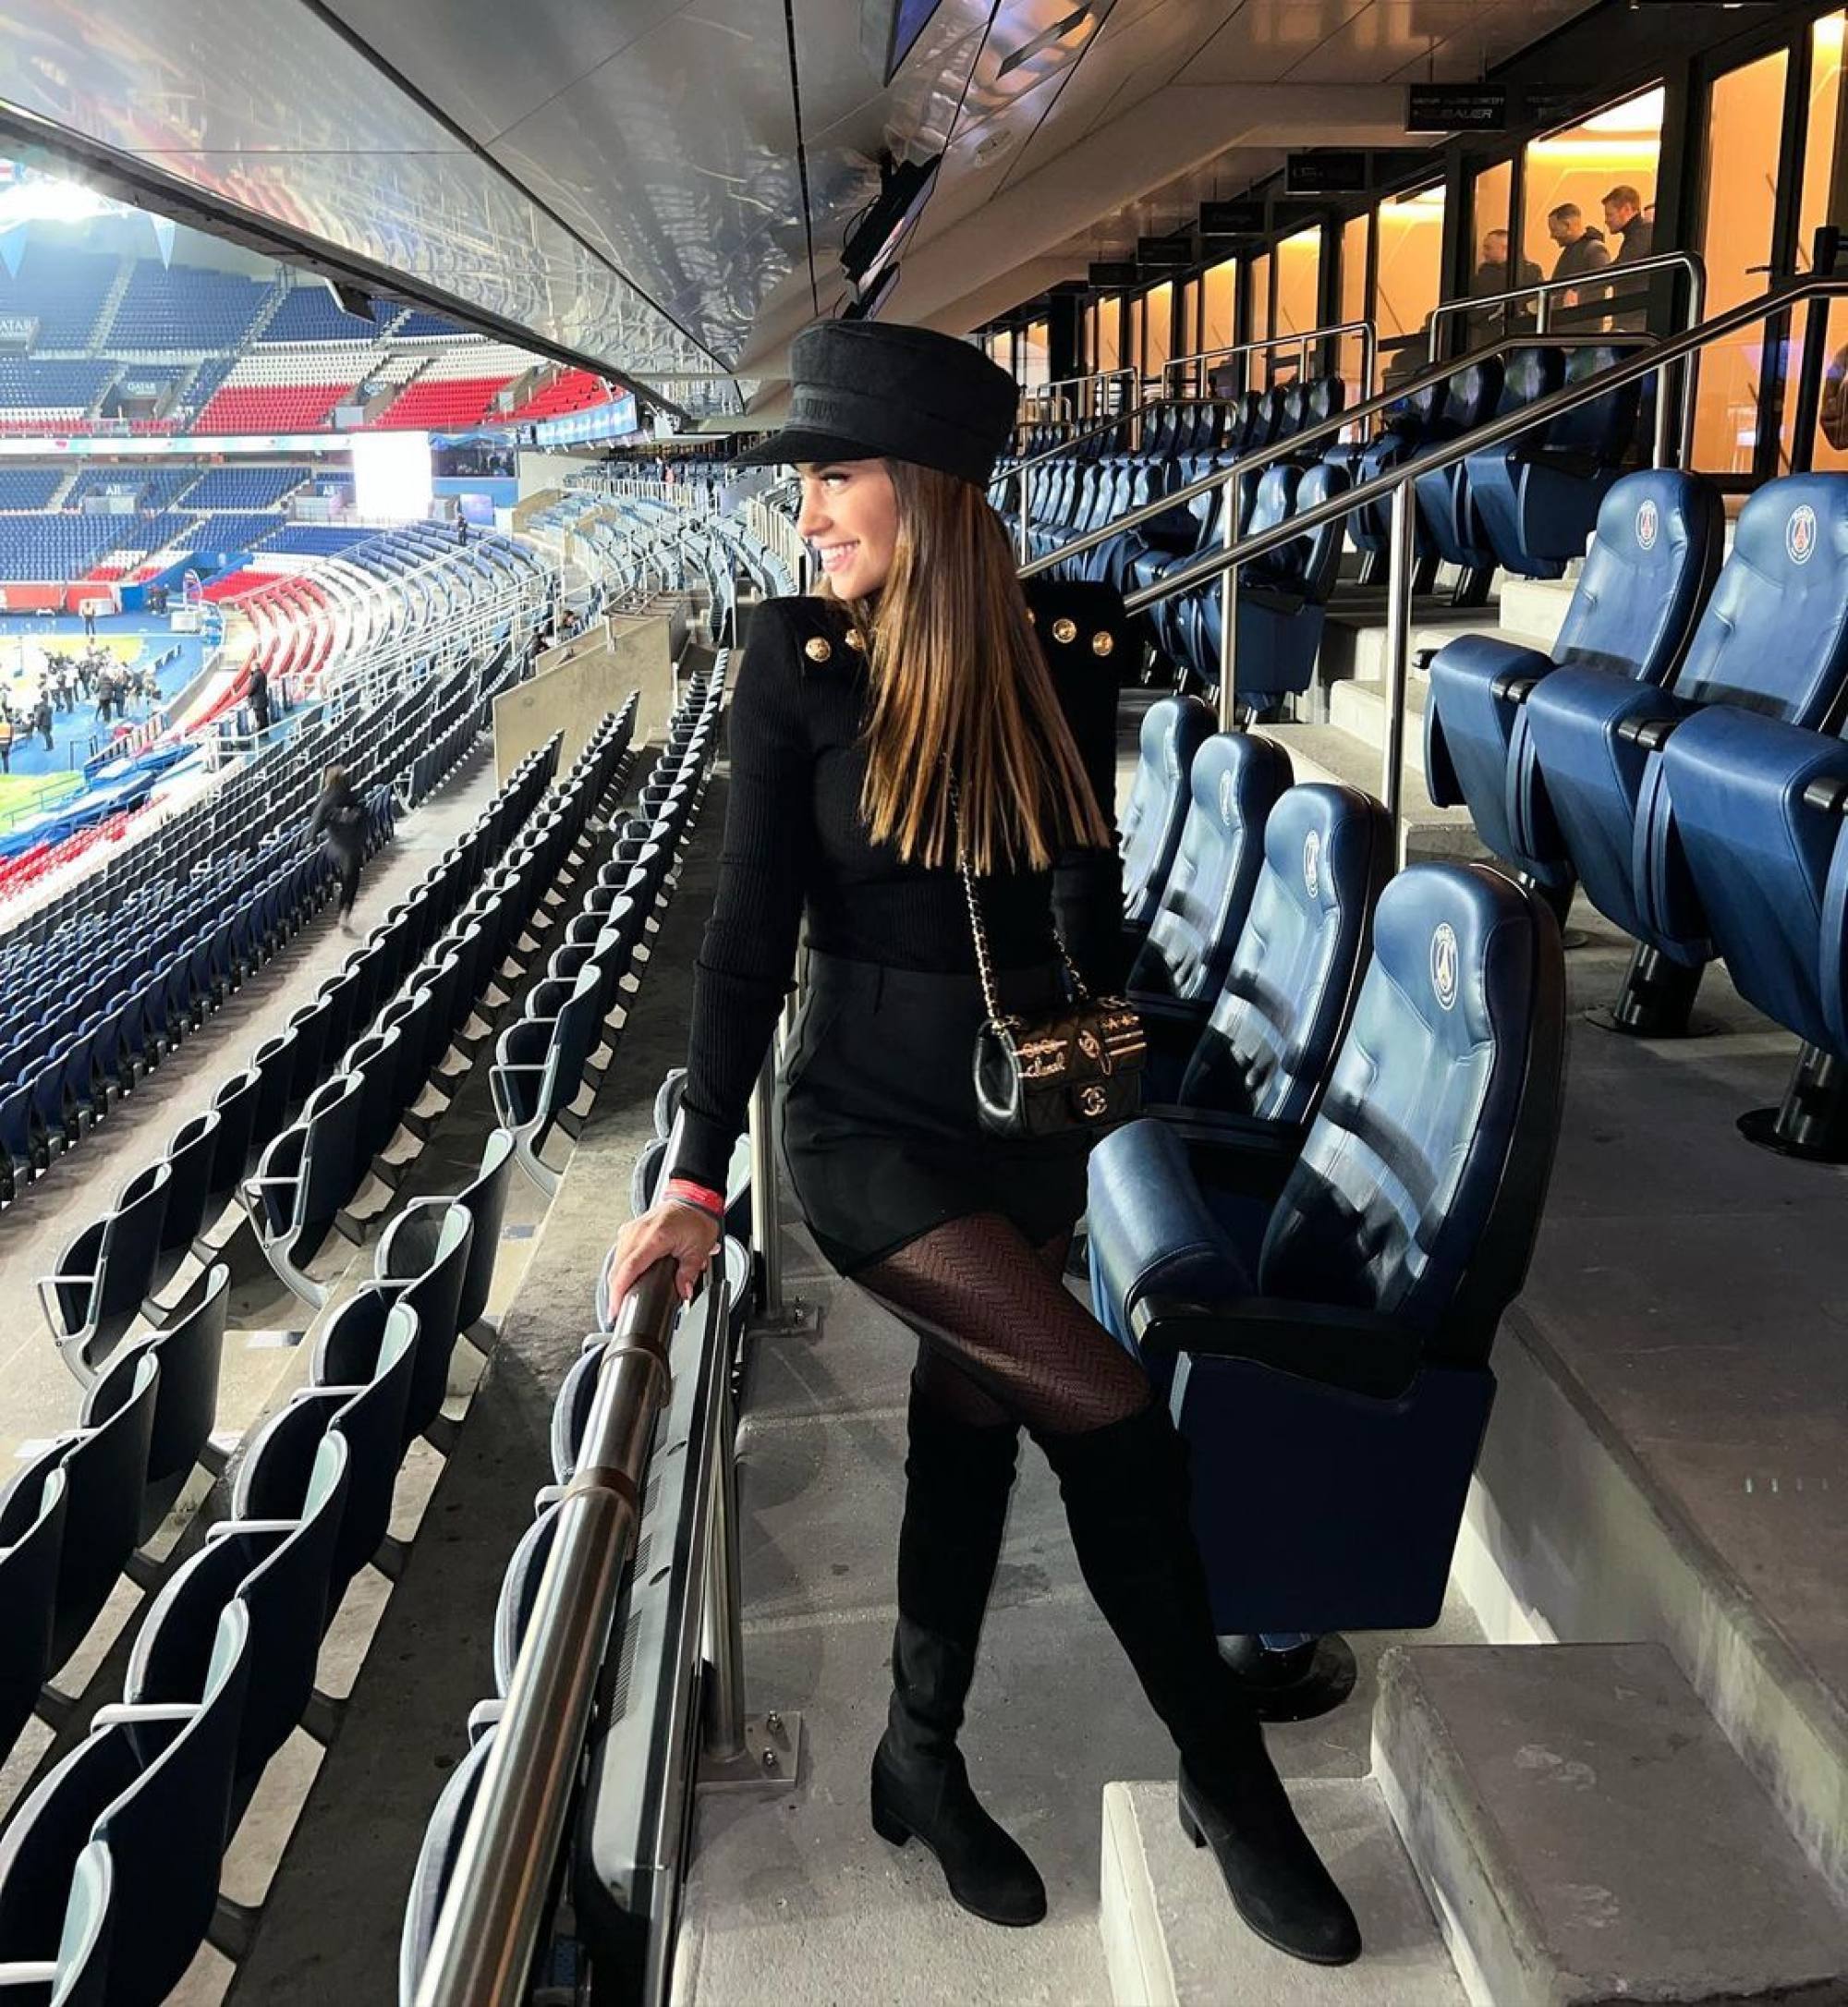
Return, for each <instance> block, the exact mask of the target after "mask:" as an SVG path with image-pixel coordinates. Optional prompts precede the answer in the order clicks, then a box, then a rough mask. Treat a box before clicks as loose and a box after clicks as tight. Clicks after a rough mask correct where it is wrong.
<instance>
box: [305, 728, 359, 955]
mask: <svg viewBox="0 0 1848 2007" xmlns="http://www.w3.org/2000/svg"><path fill="white" fill-rule="evenodd" d="M317 836H319V837H321V838H322V840H323V841H324V843H325V845H326V847H327V857H328V861H329V862H330V863H331V864H332V865H333V866H334V870H336V871H337V872H338V873H339V874H340V931H341V932H342V933H343V934H350V933H351V932H352V931H353V929H352V925H351V918H352V912H353V902H354V900H356V899H357V898H358V897H359V867H360V865H361V864H362V863H363V862H364V861H365V857H366V805H365V803H364V802H362V801H361V800H360V799H359V796H358V795H356V794H355V793H354V792H353V788H352V785H351V784H350V783H349V782H348V780H347V778H346V768H345V767H329V768H328V770H327V772H326V773H325V774H324V775H322V782H321V796H320V798H319V799H318V800H317V801H316V802H315V804H314V815H313V818H312V820H311V821H310V823H309V825H308V840H309V842H310V843H312V842H313V841H314V839H315V838H316V837H317Z"/></svg>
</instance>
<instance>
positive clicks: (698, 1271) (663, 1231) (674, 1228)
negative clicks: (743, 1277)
mask: <svg viewBox="0 0 1848 2007" xmlns="http://www.w3.org/2000/svg"><path fill="white" fill-rule="evenodd" d="M723 1238H724V1229H723V1226H722V1225H721V1224H720V1222H718V1221H717V1220H715V1219H713V1218H712V1216H711V1214H710V1213H707V1212H702V1211H701V1210H699V1208H698V1207H695V1206H688V1205H683V1204H681V1203H680V1202H679V1201H678V1200H676V1199H672V1198H663V1199H662V1200H660V1201H659V1202H658V1203H657V1204H655V1205H652V1206H650V1208H649V1210H647V1211H646V1212H644V1213H643V1214H642V1216H641V1217H640V1218H639V1219H638V1220H631V1221H630V1222H628V1223H627V1225H626V1226H625V1227H624V1228H623V1230H622V1232H621V1233H619V1234H618V1235H616V1248H615V1259H614V1260H613V1261H612V1262H611V1263H610V1266H609V1270H608V1271H607V1273H606V1275H605V1277H604V1289H605V1292H606V1294H607V1296H608V1301H607V1302H606V1303H605V1305H604V1307H603V1310H604V1318H605V1320H606V1321H607V1322H608V1323H609V1324H610V1325H612V1326H614V1323H615V1318H616V1312H617V1311H618V1310H619V1309H620V1308H622V1301H623V1298H624V1297H625V1296H626V1295H628V1293H629V1291H630V1290H631V1289H632V1288H633V1287H634V1286H635V1284H636V1283H638V1281H639V1280H640V1279H641V1277H642V1276H643V1275H644V1274H646V1273H647V1271H649V1270H650V1269H651V1268H652V1267H653V1266H654V1264H655V1263H656V1262H657V1261H660V1260H663V1259H666V1260H671V1261H672V1262H673V1263H674V1284H675V1289H676V1290H677V1291H678V1292H679V1295H680V1300H681V1302H682V1303H688V1302H690V1301H691V1300H692V1296H693V1292H694V1291H695V1290H696V1289H697V1288H699V1278H700V1277H701V1276H702V1275H704V1274H705V1272H706V1270H707V1267H708V1265H709V1264H710V1263H711V1259H712V1257H713V1256H714V1255H715V1254H716V1253H717V1252H718V1249H719V1243H720V1242H721V1241H722V1240H723Z"/></svg>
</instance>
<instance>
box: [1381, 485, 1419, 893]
mask: <svg viewBox="0 0 1848 2007" xmlns="http://www.w3.org/2000/svg"><path fill="white" fill-rule="evenodd" d="M1416 500H1417V498H1416V495H1415V494H1414V493H1413V490H1412V482H1411V480H1410V478H1409V477H1406V478H1405V479H1404V480H1401V481H1400V482H1399V485H1398V486H1397V487H1396V488H1394V489H1393V491H1392V533H1391V542H1390V544H1389V546H1388V551H1387V571H1386V745H1385V749H1384V752H1383V754H1382V756H1381V757H1382V758H1383V760H1384V762H1385V771H1384V772H1382V773H1381V775H1380V799H1381V800H1382V801H1383V802H1384V803H1385V804H1386V814H1387V818H1388V820H1389V821H1391V822H1392V858H1393V863H1394V865H1395V866H1396V865H1399V864H1403V863H1404V820H1405V819H1404V793H1405V685H1406V678H1407V675H1408V674H1409V672H1410V669H1411V657H1412V575H1413V572H1414V571H1415V570H1416V566H1417V550H1416V538H1415V531H1416V527H1417V512H1416Z"/></svg>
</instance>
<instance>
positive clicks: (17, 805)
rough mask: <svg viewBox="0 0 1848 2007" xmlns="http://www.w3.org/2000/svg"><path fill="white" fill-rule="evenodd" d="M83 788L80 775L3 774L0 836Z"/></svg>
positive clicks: (0, 802) (0, 790)
mask: <svg viewBox="0 0 1848 2007" xmlns="http://www.w3.org/2000/svg"><path fill="white" fill-rule="evenodd" d="M82 786H83V776H82V774H80V773H30V774H28V773H17V774H0V833H5V832H6V831H7V830H9V829H12V828H13V827H14V826H15V825H16V824H17V823H19V822H23V821H25V820H26V818H27V817H28V816H33V815H38V814H40V813H41V812H42V811H43V810H44V809H49V808H50V807H51V806H52V805H53V804H54V803H55V802H59V801H64V800H66V799H67V798H68V797H70V796H72V795H75V794H77V793H79V791H80V790H81V788H82Z"/></svg>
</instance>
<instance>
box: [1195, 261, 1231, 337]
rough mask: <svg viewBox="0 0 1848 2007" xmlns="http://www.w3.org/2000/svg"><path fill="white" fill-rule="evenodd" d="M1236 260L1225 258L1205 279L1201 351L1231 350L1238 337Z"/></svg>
mask: <svg viewBox="0 0 1848 2007" xmlns="http://www.w3.org/2000/svg"><path fill="white" fill-rule="evenodd" d="M1237 321H1238V260H1237V259H1236V258H1228V259H1227V260H1226V261H1225V262H1224V263H1223V264H1217V265H1214V266H1213V267H1212V269H1211V270H1210V272H1209V273H1208V274H1207V278H1206V325H1205V326H1204V327H1203V328H1202V329H1201V331H1200V346H1201V347H1203V348H1230V347H1232V345H1233V343H1234V341H1236V340H1237V338H1238V337H1237V336H1236V335H1234V333H1233V329H1234V326H1235V325H1236V324H1237Z"/></svg>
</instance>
